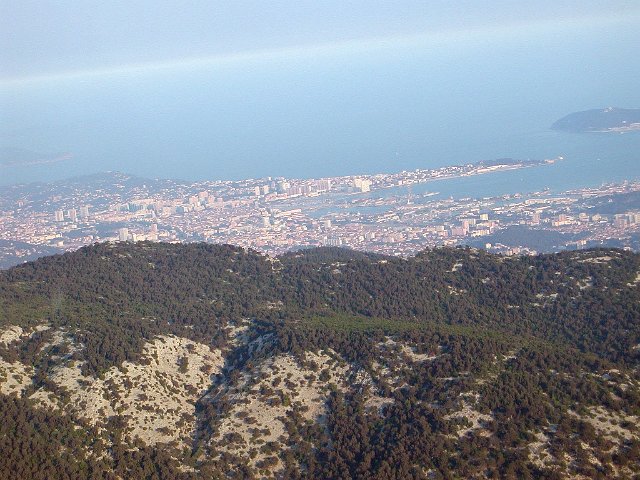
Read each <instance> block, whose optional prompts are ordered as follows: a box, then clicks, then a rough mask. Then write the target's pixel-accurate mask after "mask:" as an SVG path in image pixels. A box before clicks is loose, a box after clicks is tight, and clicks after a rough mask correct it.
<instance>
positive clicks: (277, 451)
mask: <svg viewBox="0 0 640 480" xmlns="http://www.w3.org/2000/svg"><path fill="white" fill-rule="evenodd" d="M639 367H640V255H639V254H635V253H631V252H626V251H622V250H613V249H607V250H604V249H599V250H587V251H575V252H564V253H560V254H550V255H540V256H536V257H500V256H495V255H490V254H487V253H486V252H483V251H480V250H474V249H460V248H457V249H450V248H442V249H434V250H427V251H424V252H422V253H420V254H418V255H416V256H415V257H411V258H407V259H402V258H396V257H384V256H380V255H373V254H365V253H358V252H352V251H348V250H341V249H332V248H321V249H314V250H307V251H300V252H296V253H290V254H287V255H284V256H281V257H278V258H270V257H266V256H263V255H260V254H258V253H256V252H253V251H247V250H244V249H242V248H239V247H233V246H228V245H208V244H185V245H176V244H154V243H137V244H133V243H120V244H99V245H93V246H90V247H86V248H83V249H80V250H78V251H76V252H73V253H68V254H64V255H56V256H51V257H46V258H42V259H39V260H37V261H35V262H31V263H28V264H24V265H21V266H18V267H14V268H12V269H10V270H6V271H0V391H1V392H2V394H1V395H0V404H1V405H2V408H0V414H1V415H2V419H1V421H0V444H1V448H2V452H3V454H4V455H3V456H2V457H1V458H0V477H1V478H7V479H12V478H16V479H18V478H34V479H40V478H42V479H45V478H46V479H54V478H96V479H97V478H105V479H117V478H120V479H125V478H126V479H136V478H166V479H172V478H184V479H196V478H287V479H288V478H294V479H295V478H313V479H324V478H326V479H330V478H345V479H348V478H363V479H364V478H376V479H387V478H393V479H407V478H416V479H417V478H459V477H463V478H486V477H496V478H631V477H633V476H634V475H638V474H640V467H638V465H640V370H639ZM35 459H47V461H45V462H40V461H36V460H35Z"/></svg>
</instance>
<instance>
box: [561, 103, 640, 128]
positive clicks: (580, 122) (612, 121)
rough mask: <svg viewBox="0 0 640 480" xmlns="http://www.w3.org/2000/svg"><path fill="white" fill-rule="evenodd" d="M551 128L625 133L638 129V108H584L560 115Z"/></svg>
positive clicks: (639, 118)
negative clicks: (563, 115)
mask: <svg viewBox="0 0 640 480" xmlns="http://www.w3.org/2000/svg"><path fill="white" fill-rule="evenodd" d="M551 129H552V130H558V131H561V132H570V133H627V132H632V131H640V108H615V107H607V108H604V109H594V110H585V111H583V112H574V113H570V114H569V115H567V116H565V117H562V118H561V119H560V120H558V121H556V122H555V123H554V124H553V125H551Z"/></svg>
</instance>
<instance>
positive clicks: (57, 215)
mask: <svg viewBox="0 0 640 480" xmlns="http://www.w3.org/2000/svg"><path fill="white" fill-rule="evenodd" d="M54 217H55V220H56V222H64V212H63V211H62V210H56V211H55V213H54Z"/></svg>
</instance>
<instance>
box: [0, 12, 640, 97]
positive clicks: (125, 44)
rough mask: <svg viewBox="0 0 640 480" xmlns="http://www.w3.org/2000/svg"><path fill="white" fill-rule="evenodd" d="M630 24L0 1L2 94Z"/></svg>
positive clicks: (589, 18)
mask: <svg viewBox="0 0 640 480" xmlns="http://www.w3.org/2000/svg"><path fill="white" fill-rule="evenodd" d="M634 20H638V21H639V22H640V2H638V1H635V0H631V1H616V0H605V1H594V0H578V1H576V0H573V1H557V0H551V1H548V0H542V1H531V2H522V1H506V0H492V1H477V0H461V1H457V2H452V1H439V0H431V1H424V0H420V1H387V2H382V1H377V0H366V1H360V0H355V1H345V0H338V1H335V0H331V1H327V0H325V1H322V0H320V1H310V0H296V1H248V0H233V1H229V2H222V1H213V0H209V1H201V0H192V1H179V2H178V1H173V0H162V1H158V0H137V1H120V0H116V1H109V2H105V1H94V0H75V1H70V0H59V1H45V0H40V1H34V0H20V1H15V0H0V45H1V46H2V48H0V86H2V85H5V86H6V85H21V84H23V83H24V82H25V81H26V82H29V81H52V80H56V79H60V78H65V76H68V77H74V76H75V77H81V76H87V75H108V74H111V73H113V72H122V71H127V70H128V69H133V70H135V69H138V70H140V69H149V70H163V69H164V70H167V69H168V70H170V69H172V68H178V67H181V66H185V65H186V66H191V67H193V66H198V65H201V64H206V63H211V62H215V61H225V60H226V61H245V62H248V61H255V60H256V58H258V59H260V58H267V59H268V58H270V57H273V56H276V57H277V56H299V55H304V54H307V55H317V54H327V53H336V52H338V53H339V52H341V51H349V50H351V51H353V50H354V49H356V50H357V49H367V48H375V47H376V46H378V47H379V44H380V43H381V42H382V43H384V42H396V43H397V42H402V41H408V42H411V41H424V40H425V39H427V40H433V41H437V40H439V39H440V40H442V39H443V38H444V39H445V40H446V37H447V35H448V36H451V35H459V34H464V33H473V32H478V31H480V32H483V33H485V34H491V33H492V32H496V31H500V30H501V29H510V28H511V29H527V28H530V27H532V26H536V25H544V24H549V23H551V24H555V25H562V24H566V25H567V26H571V25H575V24H576V23H578V24H580V23H581V22H583V23H598V22H607V21H626V22H629V21H634Z"/></svg>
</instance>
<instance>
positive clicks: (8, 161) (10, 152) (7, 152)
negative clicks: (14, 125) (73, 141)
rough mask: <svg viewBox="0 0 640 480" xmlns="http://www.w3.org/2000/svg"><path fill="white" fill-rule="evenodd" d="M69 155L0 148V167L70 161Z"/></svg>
mask: <svg viewBox="0 0 640 480" xmlns="http://www.w3.org/2000/svg"><path fill="white" fill-rule="evenodd" d="M71 158H73V155H71V154H70V153H38V152H33V151H31V150H25V149H22V148H9V147H6V148H0V167H13V166H27V165H43V164H47V163H57V162H62V161H65V160H70V159H71Z"/></svg>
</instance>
